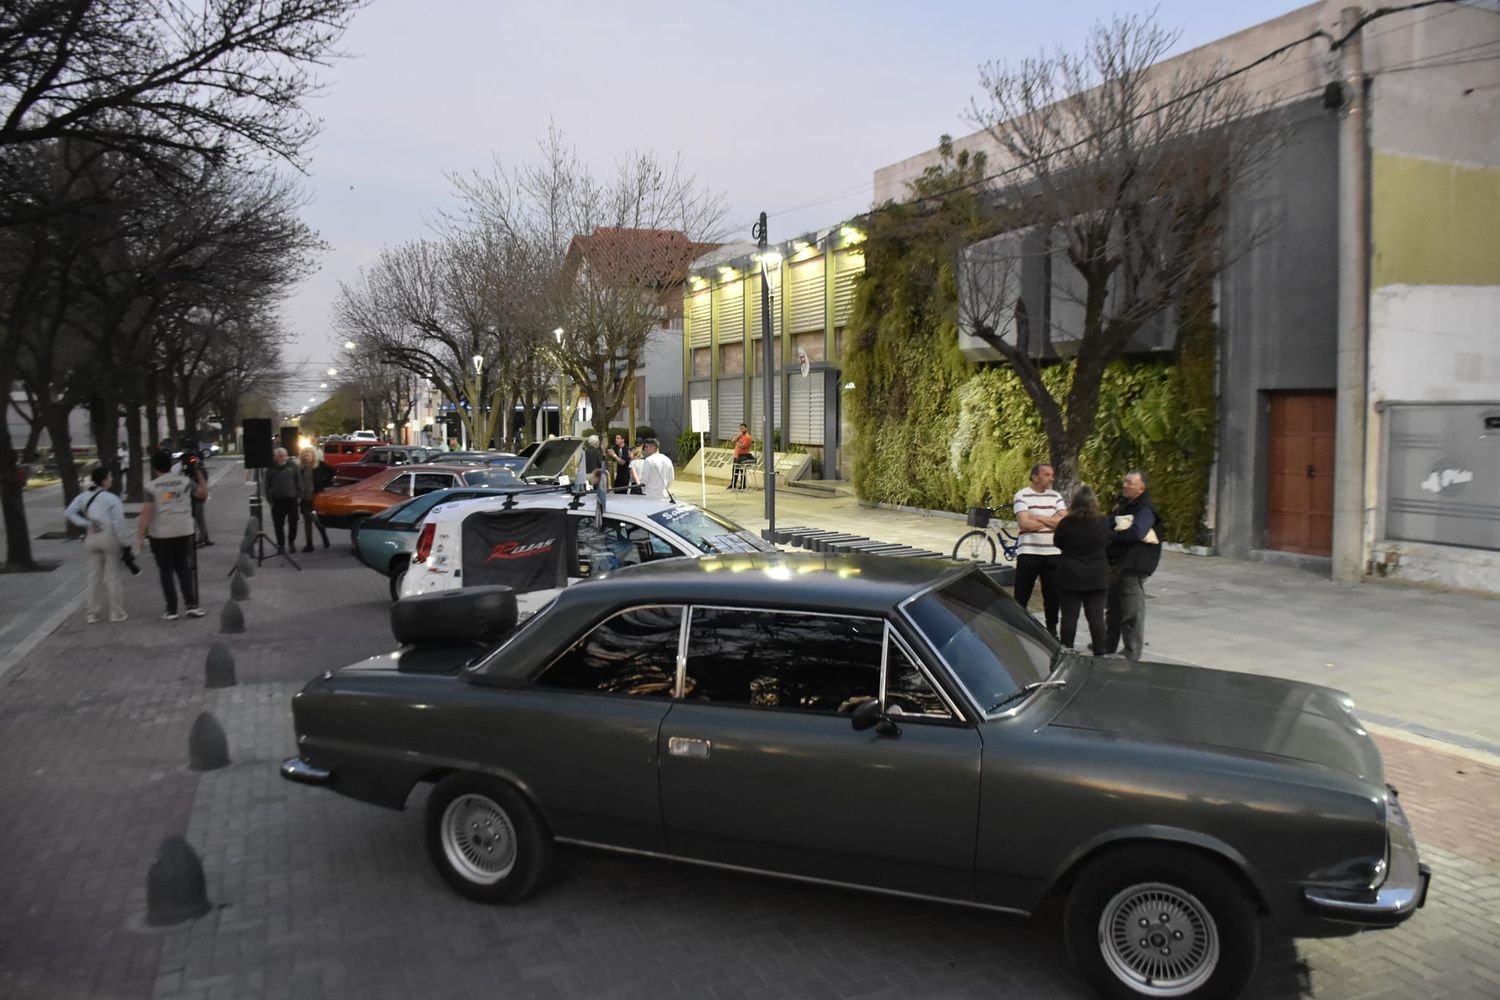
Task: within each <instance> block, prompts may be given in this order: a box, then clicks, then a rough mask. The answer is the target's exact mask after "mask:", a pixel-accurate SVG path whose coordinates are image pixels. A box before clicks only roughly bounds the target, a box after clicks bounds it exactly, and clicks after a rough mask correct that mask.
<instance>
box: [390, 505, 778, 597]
mask: <svg viewBox="0 0 1500 1000" xmlns="http://www.w3.org/2000/svg"><path fill="white" fill-rule="evenodd" d="M775 551H776V548H775V546H773V545H771V544H770V543H769V542H766V541H764V540H763V539H761V538H760V537H759V536H757V535H756V534H755V533H754V532H751V531H748V530H746V529H744V528H742V527H740V526H739V525H737V524H735V523H734V522H733V521H730V520H727V519H725V518H723V517H721V516H719V515H718V514H715V513H713V512H712V511H709V510H704V509H703V508H701V507H697V506H694V505H693V504H688V503H674V502H669V501H664V500H653V499H650V498H649V497H640V496H629V495H624V494H611V495H610V496H609V498H608V499H607V500H606V502H605V507H604V512H603V514H602V516H601V515H600V513H599V511H598V497H597V494H595V493H593V492H589V493H583V494H573V493H570V492H568V491H566V490H548V491H545V492H532V493H518V494H514V495H512V496H509V497H484V498H481V499H476V500H461V501H457V502H455V503H447V504H440V505H439V506H437V507H434V508H433V509H432V511H431V512H429V513H428V515H427V518H426V520H425V521H424V522H423V526H422V531H421V534H420V535H418V537H417V546H416V551H414V552H413V553H412V559H411V565H410V567H409V568H408V570H407V573H406V577H405V579H404V580H403V581H402V583H401V596H402V597H410V596H412V595H414V594H430V593H433V592H434V591H441V590H456V589H458V588H460V587H464V586H477V585H480V584H485V583H506V584H509V585H511V586H513V587H515V588H516V590H517V594H518V603H519V605H520V608H521V611H522V613H523V614H524V613H528V612H530V611H534V610H536V609H537V608H540V607H541V606H542V605H543V604H545V603H546V602H547V601H550V600H551V599H552V597H553V596H554V595H555V594H556V593H557V592H558V590H559V589H560V588H561V587H563V586H571V585H573V584H575V583H578V582H579V581H580V580H585V579H587V578H588V577H590V576H593V575H597V574H599V573H603V572H607V571H609V570H611V569H616V568H618V567H620V566H630V565H634V564H636V563H642V562H654V561H655V560H657V559H676V558H682V557H690V556H700V555H712V554H722V553H731V552H775Z"/></svg>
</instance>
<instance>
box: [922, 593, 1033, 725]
mask: <svg viewBox="0 0 1500 1000" xmlns="http://www.w3.org/2000/svg"><path fill="white" fill-rule="evenodd" d="M906 612H907V614H908V615H909V616H910V618H911V620H912V622H913V623H914V624H915V625H916V626H917V628H918V629H920V630H921V631H922V634H923V635H925V636H926V637H927V640H928V641H929V642H931V643H932V648H933V649H935V650H937V652H938V655H939V656H941V657H942V658H943V661H944V662H945V663H947V664H948V666H949V668H950V669H951V670H952V671H953V672H954V673H955V674H957V675H958V679H959V680H960V681H961V682H962V683H963V685H964V687H965V688H967V689H968V691H969V693H970V694H971V695H973V696H974V700H975V701H976V702H978V704H979V707H980V708H983V709H988V708H989V706H991V705H994V704H996V703H997V702H999V701H1000V700H1001V699H1002V698H1004V697H1005V696H1006V695H1008V694H1010V693H1011V692H1013V691H1016V690H1018V689H1020V688H1021V687H1023V686H1024V685H1027V684H1030V683H1032V682H1033V681H1039V680H1043V679H1044V678H1046V676H1047V674H1048V673H1049V672H1050V671H1051V665H1052V655H1053V653H1055V652H1056V651H1057V648H1058V647H1057V640H1056V639H1054V638H1052V636H1050V635H1048V634H1047V630H1046V629H1044V628H1043V627H1042V626H1041V625H1040V624H1038V623H1037V620H1036V619H1035V618H1033V617H1031V615H1029V614H1027V613H1026V612H1025V611H1024V610H1023V609H1022V608H1021V607H1020V606H1019V605H1018V604H1016V602H1015V601H1014V600H1013V599H1012V598H1011V596H1010V595H1009V594H1007V593H1006V592H1005V591H1004V590H1002V589H1001V588H1000V586H999V585H998V584H996V583H994V582H993V581H991V580H990V579H989V578H988V577H987V576H985V575H984V574H983V573H969V574H967V575H965V576H962V577H960V578H959V579H957V580H954V581H953V582H952V583H950V584H947V585H946V586H943V587H940V588H938V589H937V590H934V591H931V592H930V593H927V594H924V595H923V596H921V597H919V598H917V599H916V600H915V601H912V602H911V604H909V605H907V608H906Z"/></svg>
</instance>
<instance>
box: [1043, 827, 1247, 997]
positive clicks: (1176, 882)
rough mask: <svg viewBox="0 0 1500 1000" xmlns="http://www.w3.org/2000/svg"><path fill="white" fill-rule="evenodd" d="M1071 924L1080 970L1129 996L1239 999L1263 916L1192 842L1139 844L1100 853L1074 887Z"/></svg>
mask: <svg viewBox="0 0 1500 1000" xmlns="http://www.w3.org/2000/svg"><path fill="white" fill-rule="evenodd" d="M1063 927H1064V933H1065V935H1066V938H1067V944H1068V953H1069V955H1071V956H1072V958H1073V965H1074V967H1075V968H1077V970H1078V973H1079V975H1081V976H1082V977H1083V979H1084V980H1085V981H1087V982H1088V983H1089V984H1090V985H1091V986H1093V987H1094V988H1095V989H1096V990H1098V991H1099V993H1100V994H1101V995H1102V996H1106V997H1116V998H1120V1000H1126V998H1132V1000H1133V998H1139V997H1164V996H1170V997H1192V998H1195V1000H1208V998H1213V1000H1232V998H1234V997H1237V996H1239V995H1240V993H1241V992H1242V991H1243V990H1244V988H1245V984H1246V983H1248V982H1249V981H1250V977H1251V976H1252V975H1253V974H1254V972H1255V965H1256V962H1257V961H1258V960H1259V957H1260V924H1259V922H1258V918H1257V916H1256V907H1255V905H1254V901H1253V900H1252V899H1251V898H1250V897H1249V895H1248V893H1247V891H1246V890H1245V888H1244V887H1243V886H1242V885H1241V884H1240V883H1239V882H1238V881H1237V880H1236V879H1235V878H1234V876H1233V875H1232V874H1231V873H1230V872H1229V871H1227V870H1226V869H1225V868H1224V867H1223V866H1222V865H1220V864H1219V863H1217V862H1215V861H1213V860H1212V859H1210V858H1207V857H1204V856H1203V855H1200V854H1195V853H1193V852H1192V851H1189V850H1183V849H1172V848H1168V847H1140V848H1132V849H1128V850H1120V851H1112V852H1110V853H1108V854H1105V855H1103V856H1101V857H1099V858H1098V859H1096V860H1094V861H1093V862H1091V863H1090V864H1089V865H1088V867H1087V868H1085V869H1084V870H1083V871H1082V872H1081V873H1080V874H1079V876H1078V879H1077V881H1076V882H1075V883H1074V885H1073V889H1072V892H1070V893H1069V895H1068V905H1067V910H1066V913H1065V915H1064V917H1063ZM1174 951H1175V952H1176V954H1173V952H1174ZM1151 977H1154V978H1151Z"/></svg>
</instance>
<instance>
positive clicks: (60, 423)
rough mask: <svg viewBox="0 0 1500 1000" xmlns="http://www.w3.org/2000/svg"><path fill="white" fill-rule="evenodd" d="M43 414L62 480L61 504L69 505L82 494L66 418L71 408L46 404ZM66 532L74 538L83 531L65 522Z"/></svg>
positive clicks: (71, 432) (70, 433)
mask: <svg viewBox="0 0 1500 1000" xmlns="http://www.w3.org/2000/svg"><path fill="white" fill-rule="evenodd" d="M43 412H44V413H45V414H46V418H47V436H48V437H50V438H51V439H52V457H53V459H55V460H56V462H57V474H58V476H60V477H61V478H62V491H63V504H64V505H66V504H70V503H72V502H73V498H74V497H76V496H78V494H79V493H81V492H83V488H82V487H81V486H80V485H79V483H78V463H77V462H75V461H73V431H72V429H71V428H70V427H69V426H68V416H69V414H71V413H72V412H73V408H72V407H71V406H57V405H54V404H48V405H47V407H46V408H45V410H44V411H43ZM67 532H68V535H69V536H70V537H74V538H78V537H82V535H83V529H82V528H79V527H77V526H76V525H74V524H73V522H72V521H68V522H67Z"/></svg>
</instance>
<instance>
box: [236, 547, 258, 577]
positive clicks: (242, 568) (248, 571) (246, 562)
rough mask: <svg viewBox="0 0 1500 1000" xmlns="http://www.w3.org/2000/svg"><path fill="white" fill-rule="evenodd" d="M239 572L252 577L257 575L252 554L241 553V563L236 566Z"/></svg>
mask: <svg viewBox="0 0 1500 1000" xmlns="http://www.w3.org/2000/svg"><path fill="white" fill-rule="evenodd" d="M234 568H235V570H236V571H237V572H239V573H241V574H243V575H244V576H247V577H250V576H254V575H255V560H254V559H251V558H250V553H248V552H243V551H242V552H241V553H240V559H239V562H237V563H235V564H234Z"/></svg>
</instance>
